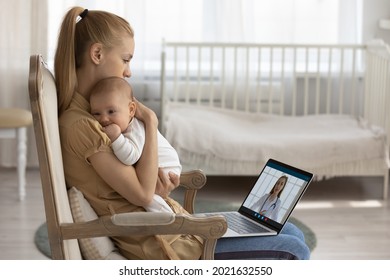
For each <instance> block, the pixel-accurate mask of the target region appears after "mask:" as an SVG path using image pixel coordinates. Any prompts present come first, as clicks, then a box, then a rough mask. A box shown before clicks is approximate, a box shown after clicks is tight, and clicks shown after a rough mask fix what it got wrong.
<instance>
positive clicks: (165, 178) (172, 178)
mask: <svg viewBox="0 0 390 280" xmlns="http://www.w3.org/2000/svg"><path fill="white" fill-rule="evenodd" d="M179 183H180V177H179V175H176V174H175V173H173V172H169V173H168V174H166V173H164V171H163V170H162V169H161V168H159V169H158V177H157V184H156V194H158V195H160V196H161V197H163V198H166V197H168V196H169V194H170V193H171V191H173V190H174V189H175V188H177V186H179Z"/></svg>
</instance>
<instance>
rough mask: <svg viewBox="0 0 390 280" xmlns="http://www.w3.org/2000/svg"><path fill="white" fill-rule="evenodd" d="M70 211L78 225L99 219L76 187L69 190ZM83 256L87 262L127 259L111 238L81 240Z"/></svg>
mask: <svg viewBox="0 0 390 280" xmlns="http://www.w3.org/2000/svg"><path fill="white" fill-rule="evenodd" d="M68 196H69V203H70V209H71V211H72V216H73V219H74V221H75V222H76V223H81V222H87V221H91V220H95V219H97V218H98V216H97V214H96V212H95V211H94V210H93V209H92V207H91V205H90V204H89V202H88V201H87V200H86V199H85V198H84V195H83V194H82V193H81V192H80V191H79V190H78V189H76V188H75V187H72V188H70V189H69V190H68ZM79 244H80V249H81V254H82V255H83V257H84V258H85V259H87V260H104V259H125V258H124V257H123V256H122V255H120V254H119V253H118V252H117V249H116V247H115V245H114V243H113V242H112V240H111V239H110V238H109V237H106V236H104V237H94V238H83V239H79Z"/></svg>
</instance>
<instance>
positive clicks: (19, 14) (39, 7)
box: [0, 0, 47, 166]
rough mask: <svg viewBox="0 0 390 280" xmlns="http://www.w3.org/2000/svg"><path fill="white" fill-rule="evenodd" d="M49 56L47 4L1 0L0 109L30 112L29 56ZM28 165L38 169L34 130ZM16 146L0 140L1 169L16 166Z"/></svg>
mask: <svg viewBox="0 0 390 280" xmlns="http://www.w3.org/2000/svg"><path fill="white" fill-rule="evenodd" d="M46 52H47V1H46V0H13V1H7V0H0V53H1V59H0V107H18V108H24V109H28V110H30V102H29V97H28V70H29V60H30V55H31V54H35V53H41V54H43V55H46ZM28 143H29V145H28V164H29V165H37V156H36V148H35V141H34V134H33V128H32V127H30V128H29V130H28ZM16 151H17V149H16V143H15V141H13V140H11V139H1V140H0V166H16V159H17V156H16Z"/></svg>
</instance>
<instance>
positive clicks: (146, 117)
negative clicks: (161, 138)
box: [134, 98, 158, 128]
mask: <svg viewBox="0 0 390 280" xmlns="http://www.w3.org/2000/svg"><path fill="white" fill-rule="evenodd" d="M134 102H135V104H136V108H137V109H136V110H135V117H136V118H137V119H139V120H140V121H142V122H144V123H145V124H152V125H153V126H155V127H156V128H157V127H158V119H157V116H156V113H155V112H154V111H153V110H151V109H149V108H148V107H146V106H145V105H144V104H142V103H141V102H139V101H138V100H136V99H135V98H134Z"/></svg>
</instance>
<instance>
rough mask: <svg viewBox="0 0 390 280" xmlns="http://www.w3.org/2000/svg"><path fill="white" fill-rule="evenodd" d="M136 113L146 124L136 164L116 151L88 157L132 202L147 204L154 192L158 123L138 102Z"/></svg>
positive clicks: (114, 186)
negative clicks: (117, 156) (124, 160)
mask: <svg viewBox="0 0 390 280" xmlns="http://www.w3.org/2000/svg"><path fill="white" fill-rule="evenodd" d="M137 103H138V104H137V113H136V117H137V118H138V119H139V120H141V121H143V122H144V125H145V145H144V149H143V153H142V155H141V158H140V159H139V161H138V162H137V164H136V165H135V166H126V165H124V164H122V163H121V162H120V161H119V160H118V159H117V158H116V157H115V155H114V154H111V153H104V152H99V153H96V154H94V155H92V156H91V157H89V161H90V162H91V164H92V166H93V167H94V169H95V170H96V172H97V173H98V174H99V176H100V177H101V178H102V179H103V180H104V181H105V182H106V183H107V184H109V185H110V186H111V187H112V188H113V189H114V190H115V191H117V192H118V193H119V194H120V195H121V196H123V197H124V198H125V199H127V200H128V201H129V202H131V203H133V204H135V205H139V206H146V205H148V204H149V203H150V202H151V201H152V197H153V194H154V193H155V189H156V183H157V174H158V158H157V125H158V120H157V117H156V115H155V113H154V112H153V111H152V110H150V109H149V108H147V107H146V106H144V105H142V104H141V103H139V102H137Z"/></svg>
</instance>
